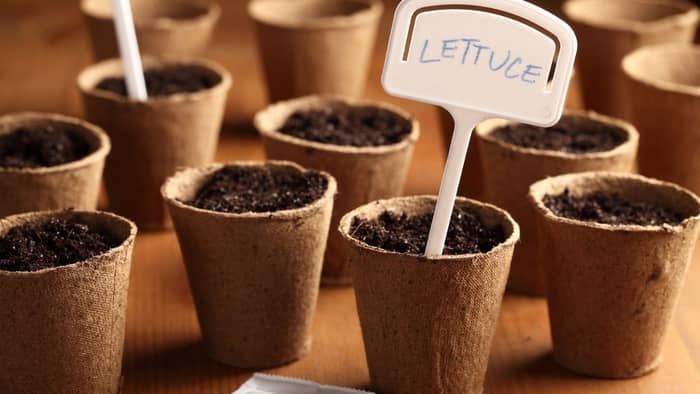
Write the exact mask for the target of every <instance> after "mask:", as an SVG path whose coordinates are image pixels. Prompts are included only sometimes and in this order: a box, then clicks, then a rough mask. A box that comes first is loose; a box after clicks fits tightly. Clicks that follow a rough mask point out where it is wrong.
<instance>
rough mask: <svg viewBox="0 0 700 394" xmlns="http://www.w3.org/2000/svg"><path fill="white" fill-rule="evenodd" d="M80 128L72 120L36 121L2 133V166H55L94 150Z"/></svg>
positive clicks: (0, 139) (0, 144) (74, 159)
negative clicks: (63, 121)
mask: <svg viewBox="0 0 700 394" xmlns="http://www.w3.org/2000/svg"><path fill="white" fill-rule="evenodd" d="M91 151H92V149H91V148H90V144H89V143H88V142H87V141H85V139H84V138H83V137H82V136H81V134H80V132H79V128H78V127H77V126H74V125H70V124H53V123H46V124H36V125H27V126H21V127H18V128H17V129H15V130H12V131H10V132H8V133H5V134H1V135H0V167H6V168H36V167H52V166H57V165H61V164H65V163H69V162H72V161H76V160H80V159H82V158H84V157H85V156H87V155H89V154H90V153H91Z"/></svg>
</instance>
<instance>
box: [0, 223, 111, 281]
mask: <svg viewBox="0 0 700 394" xmlns="http://www.w3.org/2000/svg"><path fill="white" fill-rule="evenodd" d="M119 243H120V242H119V240H117V239H114V237H111V236H108V235H105V234H102V233H99V232H96V231H94V230H92V229H90V228H89V227H88V226H87V225H86V224H84V223H80V222H77V221H75V220H66V219H62V218H50V219H48V220H47V221H43V222H37V223H28V224H23V225H20V226H17V227H14V228H12V229H10V230H9V231H8V232H7V233H6V234H5V235H4V236H2V237H0V270H2V271H38V270H42V269H45V268H54V267H61V266H65V265H70V264H73V263H77V262H80V261H84V260H87V259H89V258H90V257H93V256H97V255H99V254H102V253H104V252H106V251H107V250H109V249H111V248H113V247H116V246H118V245H119Z"/></svg>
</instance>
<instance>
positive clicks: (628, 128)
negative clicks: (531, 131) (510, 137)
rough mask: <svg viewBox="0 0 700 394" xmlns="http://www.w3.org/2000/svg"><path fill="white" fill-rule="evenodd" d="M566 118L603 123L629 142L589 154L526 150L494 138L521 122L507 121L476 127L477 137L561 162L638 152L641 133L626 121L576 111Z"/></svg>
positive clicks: (485, 122) (504, 147)
mask: <svg viewBox="0 0 700 394" xmlns="http://www.w3.org/2000/svg"><path fill="white" fill-rule="evenodd" d="M564 116H573V117H580V118H586V119H590V120H593V121H594V122H598V123H603V124H605V125H608V126H611V127H613V128H616V129H619V130H621V131H623V132H624V133H625V134H626V136H627V140H626V141H625V142H623V143H621V144H620V145H618V146H616V147H615V148H613V149H610V150H606V151H601V152H588V153H571V152H562V151H554V150H545V149H535V148H525V147H522V146H518V145H515V144H511V143H508V142H505V141H502V140H500V139H497V138H493V137H492V136H491V133H492V132H494V131H495V130H496V129H497V128H499V127H501V126H505V125H508V124H516V123H520V122H515V121H510V120H505V119H498V118H493V119H487V120H485V121H483V122H481V123H479V124H478V125H477V126H476V130H475V133H476V136H477V138H478V139H480V140H481V141H484V142H487V143H490V144H494V145H497V146H499V147H500V148H501V149H504V150H509V151H512V152H516V153H518V154H521V155H525V156H537V157H543V158H555V159H560V160H567V161H575V160H595V159H607V158H611V157H617V156H620V155H623V154H625V153H627V152H629V151H630V150H636V149H637V147H638V146H639V132H638V131H637V128H636V127H635V126H634V125H632V124H631V123H629V122H627V121H624V120H622V119H618V118H613V117H610V116H606V115H603V114H599V113H597V112H594V111H574V110H567V111H565V112H564Z"/></svg>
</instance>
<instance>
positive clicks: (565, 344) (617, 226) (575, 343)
mask: <svg viewBox="0 0 700 394" xmlns="http://www.w3.org/2000/svg"><path fill="white" fill-rule="evenodd" d="M529 197H530V200H531V203H532V204H533V205H534V207H535V209H536V211H537V220H538V223H537V226H538V229H539V233H540V235H541V237H542V240H543V242H542V246H543V247H546V249H547V252H548V257H549V258H548V259H546V260H544V261H545V269H546V274H547V303H548V307H549V318H550V324H551V329H552V341H553V346H554V358H555V359H556V360H557V361H558V362H559V363H560V364H562V365H563V366H565V367H566V368H568V369H570V370H572V371H575V372H578V373H581V374H585V375H591V376H596V377H603V378H631V377H636V376H640V375H643V374H645V373H648V372H650V371H652V370H654V369H655V368H657V367H658V366H659V364H660V362H661V348H662V345H663V341H664V338H665V336H666V332H667V329H668V326H669V324H670V322H671V320H672V316H673V311H674V309H675V306H676V303H677V301H678V296H679V293H680V289H681V286H682V284H683V279H684V276H685V273H686V270H687V268H688V265H689V264H690V261H691V258H692V253H693V249H694V246H695V243H696V240H697V238H698V233H700V199H698V197H697V196H695V195H693V194H692V193H691V192H689V191H688V190H686V189H682V188H680V187H678V186H676V185H674V184H671V183H665V182H661V181H657V180H653V179H650V178H645V177H642V176H639V175H631V174H620V173H605V172H591V173H581V174H569V175H562V176H558V177H554V178H548V179H545V180H542V181H540V182H537V183H535V184H534V185H532V187H531V188H530V194H529ZM582 199H583V200H582ZM586 199H588V200H590V201H585V200H586ZM596 200H597V201H596ZM616 200H617V201H616ZM553 209H556V210H557V211H556V212H558V213H555V211H553ZM560 210H561V212H559V211H560ZM562 212H563V213H565V214H567V216H572V215H570V214H569V213H572V214H574V215H573V216H572V217H574V218H573V219H572V218H569V217H565V216H564V214H562ZM651 214H655V215H657V216H659V218H655V217H653V216H649V217H650V218H652V219H653V221H651V220H649V221H648V222H647V221H640V222H638V221H633V220H638V219H640V218H642V219H645V218H644V217H643V216H644V215H651ZM661 214H663V215H661ZM576 215H580V217H579V216H576ZM635 215H636V216H638V217H635ZM627 217H629V218H627ZM585 219H592V220H594V221H588V220H585ZM584 220H585V221H584ZM601 222H602V223H601ZM606 223H613V224H606ZM628 223H635V224H628ZM639 223H642V224H639ZM648 223H652V224H648ZM572 311H573V313H572Z"/></svg>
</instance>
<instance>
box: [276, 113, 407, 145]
mask: <svg viewBox="0 0 700 394" xmlns="http://www.w3.org/2000/svg"><path fill="white" fill-rule="evenodd" d="M411 129H412V124H411V121H410V120H409V119H406V118H405V117H403V116H401V115H399V114H397V113H394V112H392V111H390V110H388V109H385V108H378V107H373V106H367V105H357V106H354V105H348V104H344V103H333V104H332V105H330V106H328V107H326V108H322V109H307V110H299V111H296V112H294V113H293V114H291V115H290V116H289V117H288V118H287V120H286V121H285V122H284V124H283V125H282V127H280V129H279V132H280V133H282V134H287V135H290V136H293V137H297V138H302V139H305V140H308V141H315V142H320V143H324V144H333V145H344V146H356V147H367V146H382V145H391V144H396V143H399V142H401V141H402V140H403V139H404V138H405V137H407V136H408V135H409V134H410V133H411Z"/></svg>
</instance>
